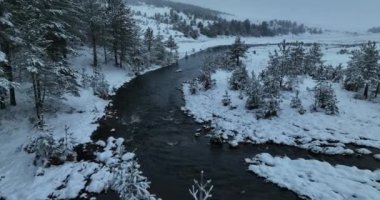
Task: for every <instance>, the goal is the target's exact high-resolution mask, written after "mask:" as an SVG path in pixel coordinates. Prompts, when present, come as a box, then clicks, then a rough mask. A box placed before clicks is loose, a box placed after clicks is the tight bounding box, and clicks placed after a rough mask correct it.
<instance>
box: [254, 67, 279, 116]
mask: <svg viewBox="0 0 380 200" xmlns="http://www.w3.org/2000/svg"><path fill="white" fill-rule="evenodd" d="M261 82H262V84H263V104H262V107H261V108H260V112H259V113H258V118H270V117H273V116H277V115H278V111H279V109H280V102H279V98H280V89H281V87H280V80H278V79H277V78H276V76H274V75H272V74H271V73H270V72H268V71H263V72H262V73H261Z"/></svg>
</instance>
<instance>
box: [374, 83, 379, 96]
mask: <svg viewBox="0 0 380 200" xmlns="http://www.w3.org/2000/svg"><path fill="white" fill-rule="evenodd" d="M379 92H380V82H379V83H377V87H376V92H375V98H376V97H377V94H378V93H379Z"/></svg>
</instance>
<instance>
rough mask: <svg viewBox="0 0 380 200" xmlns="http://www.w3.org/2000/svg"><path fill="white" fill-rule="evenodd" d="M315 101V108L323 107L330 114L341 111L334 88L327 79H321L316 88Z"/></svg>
mask: <svg viewBox="0 0 380 200" xmlns="http://www.w3.org/2000/svg"><path fill="white" fill-rule="evenodd" d="M314 98H315V100H314V101H315V102H314V105H313V109H314V110H318V108H321V109H323V110H324V111H325V113H326V114H328V115H335V114H337V113H339V109H338V107H337V103H338V101H337V98H336V96H335V92H334V89H333V88H332V87H331V84H329V83H328V82H327V81H319V82H318V83H317V85H316V86H315V88H314Z"/></svg>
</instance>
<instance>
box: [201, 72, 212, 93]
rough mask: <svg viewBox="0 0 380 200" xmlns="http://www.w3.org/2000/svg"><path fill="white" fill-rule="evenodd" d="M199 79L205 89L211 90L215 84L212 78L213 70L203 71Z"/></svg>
mask: <svg viewBox="0 0 380 200" xmlns="http://www.w3.org/2000/svg"><path fill="white" fill-rule="evenodd" d="M199 81H200V82H201V84H202V86H203V89H204V90H209V89H211V88H212V86H213V85H214V84H215V83H214V81H213V80H212V79H211V72H209V71H202V74H201V76H200V77H199Z"/></svg>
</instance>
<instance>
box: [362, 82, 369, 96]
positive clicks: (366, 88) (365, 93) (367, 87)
mask: <svg viewBox="0 0 380 200" xmlns="http://www.w3.org/2000/svg"><path fill="white" fill-rule="evenodd" d="M368 89H369V85H368V83H366V84H365V88H364V94H363V96H364V98H365V99H368Z"/></svg>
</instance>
